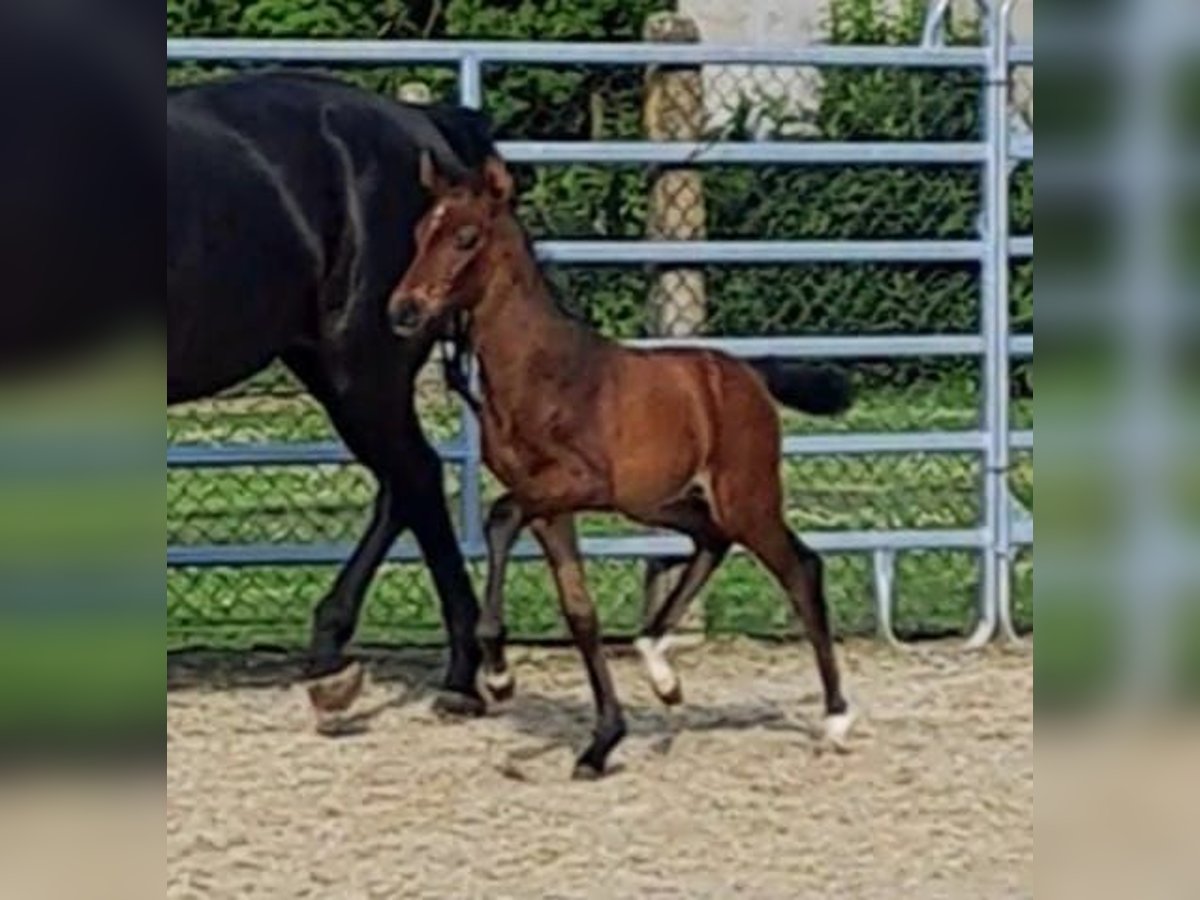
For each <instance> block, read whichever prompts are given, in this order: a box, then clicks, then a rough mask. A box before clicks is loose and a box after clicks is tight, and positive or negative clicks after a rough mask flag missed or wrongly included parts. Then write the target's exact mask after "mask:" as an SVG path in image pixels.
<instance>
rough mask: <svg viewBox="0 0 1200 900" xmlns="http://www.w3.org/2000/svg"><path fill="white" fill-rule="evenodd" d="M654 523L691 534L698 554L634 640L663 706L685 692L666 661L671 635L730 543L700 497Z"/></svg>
mask: <svg viewBox="0 0 1200 900" xmlns="http://www.w3.org/2000/svg"><path fill="white" fill-rule="evenodd" d="M652 521H653V522H654V523H655V524H658V525H665V526H667V527H669V528H674V529H676V530H678V531H683V532H685V533H687V534H690V535H691V536H692V539H693V540H694V541H695V542H696V552H695V553H694V554H693V555H692V556H691V557H690V558H689V559H688V561H687V564H686V566H685V567H684V570H683V574H682V575H681V577H680V579H679V582H678V583H677V584H676V585H675V587H674V588H673V589H672V590H671V592H670V593H669V594H668V595H667V598H666V599H665V600H664V601H663V603H662V605H661V606H659V607H658V608H656V609H653V610H649V611H648V613H649V614H648V616H647V619H646V622H645V623H644V624H643V626H642V631H641V634H639V635H638V637H637V639H636V640H635V641H634V646H635V647H636V648H637V651H638V653H639V654H640V655H641V657H642V663H643V664H644V665H645V667H646V675H647V676H648V677H649V679H650V686H651V687H652V688H654V693H655V694H657V695H658V699H659V700H661V701H662V702H663V703H666V704H668V705H674V704H676V703H679V702H681V701H682V700H683V689H682V687H681V686H680V683H679V676H678V675H676V674H675V670H674V669H673V668H671V664H670V663H669V662H668V661H667V657H666V651H667V645H668V633H669V632H670V631H671V629H672V628H674V627H675V626H676V625H678V624H679V621H680V620H681V619H682V618H683V616H684V615H685V614H686V613H687V610H688V607H689V606H690V605H691V603H692V600H694V599H695V598H696V595H697V594H699V593H700V591H701V590H702V589H703V588H704V585H705V584H706V583H707V582H708V579H709V578H710V577H711V576H712V573H713V572H714V571H716V569H717V567H718V566H719V565H720V564H721V562H722V561H723V560H724V559H725V555H726V554H727V553H728V552H729V540H728V538H726V537H725V536H724V535H723V534H722V533H721V531H720V529H719V528H718V527H717V525H716V523H715V522H713V521H712V517H711V515H710V514H709V509H708V504H707V503H706V502H705V501H703V500H701V499H699V498H687V499H685V500H682V501H679V502H678V503H672V504H671V505H669V506H667V507H665V508H663V509H662V510H660V511H659V512H658V513H657V514H656V515H655V516H653V517H652Z"/></svg>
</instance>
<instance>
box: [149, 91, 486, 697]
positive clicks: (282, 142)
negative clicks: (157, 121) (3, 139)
mask: <svg viewBox="0 0 1200 900" xmlns="http://www.w3.org/2000/svg"><path fill="white" fill-rule="evenodd" d="M422 150H426V151H428V152H430V153H432V154H433V155H434V156H435V157H436V158H437V160H438V163H439V165H442V166H445V167H447V168H448V170H450V171H456V172H458V173H459V174H465V173H466V171H467V169H468V167H478V166H479V165H480V164H481V162H482V161H483V159H484V158H485V157H486V156H488V155H489V154H492V153H494V152H495V150H494V147H493V145H492V142H491V138H490V136H489V134H488V128H487V126H486V123H485V122H484V120H483V119H482V117H480V116H479V115H478V114H477V113H473V112H472V111H470V110H466V109H460V108H456V107H440V106H434V107H414V106H406V105H403V104H399V103H395V102H392V101H390V100H388V99H386V98H383V97H380V96H377V95H375V94H371V93H369V92H366V91H362V90H359V89H357V88H354V87H352V86H350V85H347V84H344V83H342V82H339V81H335V80H333V79H329V78H323V77H315V76H308V75H298V74H291V75H288V74H280V73H274V74H264V75H257V76H250V77H241V78H235V79H230V80H225V81H221V82H216V83H210V84H206V85H203V86H198V87H192V88H186V89H183V90H175V91H171V92H169V94H168V98H167V160H168V192H167V298H168V328H169V341H168V345H169V351H170V354H169V370H168V396H167V400H168V403H176V402H179V401H184V400H190V399H193V398H196V397H203V396H206V395H209V394H212V393H213V392H215V391H217V390H220V389H221V388H224V387H227V386H229V385H232V384H234V383H236V382H238V381H240V380H242V379H244V378H246V377H248V376H250V375H253V374H254V373H255V372H257V371H259V370H261V369H262V368H263V367H264V366H266V365H267V364H269V363H270V362H272V360H275V359H281V360H283V362H284V363H285V364H286V365H287V366H288V367H289V368H290V369H291V370H292V371H293V372H294V373H295V374H296V375H297V376H298V377H299V378H300V380H301V381H302V382H303V383H304V385H305V386H306V387H307V388H308V389H309V391H311V393H312V394H313V395H314V396H315V397H316V398H317V400H319V401H320V402H321V404H322V405H323V406H324V407H325V409H326V410H327V411H328V413H329V416H330V418H331V419H332V420H333V424H334V425H335V427H336V428H337V431H338V433H339V434H340V435H341V437H342V439H343V440H344V441H345V443H346V445H347V446H348V447H349V448H350V450H351V451H352V452H353V453H354V455H355V456H356V457H357V458H358V460H359V461H361V462H362V463H363V464H364V465H365V466H367V468H369V469H370V470H371V472H372V473H373V474H374V475H375V477H376V478H377V479H378V482H379V491H378V494H377V495H376V499H375V509H374V516H373V518H372V520H371V524H370V526H369V528H368V529H367V532H366V534H365V535H364V537H363V538H362V540H361V541H360V542H359V544H358V546H357V547H356V548H355V550H354V553H353V555H352V556H351V558H350V560H349V562H348V563H347V564H346V566H345V567H344V568H343V569H342V571H341V572H340V574H339V575H338V577H337V580H336V581H335V583H334V585H333V587H332V589H331V590H330V591H329V593H328V595H327V596H326V597H325V598H324V599H323V600H322V601H321V602H320V604H319V605H318V606H317V609H316V613H315V616H314V622H313V634H312V647H311V655H310V662H309V670H308V674H309V675H310V676H312V677H313V678H314V679H316V682H315V687H314V688H313V690H312V691H311V694H312V697H313V700H314V703H316V704H317V706H318V708H321V707H325V708H327V709H336V708H340V707H344V706H346V705H348V704H349V702H350V701H351V700H352V699H353V696H354V694H355V693H356V692H357V689H358V685H359V684H360V681H361V669H360V667H359V666H357V665H356V664H353V663H348V662H347V660H346V658H345V657H344V655H343V648H344V647H345V645H346V643H347V642H348V641H349V640H350V637H351V635H352V634H353V632H354V628H355V625H356V623H357V620H358V616H359V611H360V609H361V606H362V603H363V599H364V597H365V595H366V591H367V587H368V585H369V583H370V581H371V578H372V576H373V575H374V573H375V571H376V569H377V568H378V567H379V565H380V563H381V562H382V560H383V558H384V555H385V554H386V553H387V551H388V549H389V547H390V546H391V545H392V543H393V541H394V540H395V539H396V537H397V535H398V534H399V533H400V531H401V529H403V528H405V527H408V528H411V529H412V531H413V533H414V535H415V536H416V539H417V541H418V543H419V544H420V547H421V550H422V551H423V553H424V555H425V559H426V562H427V563H428V565H429V567H430V569H431V571H432V574H433V580H434V584H435V585H436V588H437V592H438V595H439V597H440V599H441V605H442V615H443V618H444V620H445V624H446V628H447V631H448V633H449V643H450V661H449V668H448V671H447V675H446V681H445V686H446V688H447V689H448V693H447V694H445V695H444V696H443V697H442V698H440V702H441V705H442V707H443V708H444V709H448V710H454V711H459V712H480V711H482V708H483V701H482V699H481V698H480V696H479V694H478V692H477V689H476V687H475V677H476V674H477V671H478V665H479V650H478V645H477V641H476V638H475V630H476V622H477V619H478V604H477V602H476V600H475V596H474V593H473V590H472V587H471V584H470V581H469V580H468V579H467V576H466V572H465V568H464V565H463V560H462V556H461V554H460V551H459V547H458V541H457V539H456V537H455V534H454V531H453V529H452V527H451V523H450V518H449V516H448V514H447V510H446V499H445V496H444V493H443V487H442V467H441V462H440V460H439V459H438V456H437V454H436V453H435V452H434V450H433V449H432V447H431V446H430V445H429V442H428V441H427V440H426V439H425V436H424V434H423V433H422V431H421V426H420V423H419V421H418V420H417V416H416V413H415V411H414V408H413V396H412V393H413V378H414V375H415V374H416V372H417V370H418V369H419V367H420V366H421V364H422V363H423V362H424V361H425V359H426V358H427V356H428V354H429V350H430V347H431V339H430V338H428V337H422V336H417V337H412V338H408V339H405V340H402V341H398V340H397V339H396V337H395V336H394V335H393V334H392V333H391V331H390V329H389V328H388V323H387V317H386V303H387V297H388V293H389V291H390V290H391V288H392V287H393V286H394V285H395V283H396V281H397V280H398V279H399V278H400V276H401V274H402V273H403V272H404V269H405V267H406V266H407V264H408V262H409V260H410V259H411V257H412V254H413V249H414V245H413V232H414V229H415V226H416V223H417V221H418V219H419V218H420V216H421V215H422V214H423V212H424V211H425V209H426V208H427V206H428V203H429V195H428V194H427V193H426V192H425V191H423V190H422V188H421V185H420V184H419V182H418V177H417V175H418V156H419V153H420V152H421V151H422Z"/></svg>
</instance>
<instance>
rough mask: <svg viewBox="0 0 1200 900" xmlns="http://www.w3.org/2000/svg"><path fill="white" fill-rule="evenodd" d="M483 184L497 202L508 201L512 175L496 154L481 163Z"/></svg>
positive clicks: (511, 193) (510, 193) (511, 190)
mask: <svg viewBox="0 0 1200 900" xmlns="http://www.w3.org/2000/svg"><path fill="white" fill-rule="evenodd" d="M483 185H484V187H485V188H487V192H488V194H489V195H490V196H491V198H492V199H493V200H494V201H495V202H497V203H505V204H506V203H508V201H509V200H511V199H512V195H513V180H512V175H511V174H510V173H509V171H508V166H506V165H504V161H503V160H502V159H500V157H498V156H489V157H488V158H487V161H486V162H485V163H484V164H483Z"/></svg>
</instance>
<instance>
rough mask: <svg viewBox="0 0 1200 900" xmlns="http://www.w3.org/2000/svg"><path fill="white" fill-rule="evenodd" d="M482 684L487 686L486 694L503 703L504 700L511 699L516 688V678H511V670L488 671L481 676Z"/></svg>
mask: <svg viewBox="0 0 1200 900" xmlns="http://www.w3.org/2000/svg"><path fill="white" fill-rule="evenodd" d="M483 686H484V687H485V688H487V692H488V694H490V695H491V698H492V700H494V701H495V702H496V703H503V702H504V701H505V700H511V699H512V695H513V693H514V692H515V691H516V689H517V679H515V678H513V675H512V672H508V671H504V672H488V673H487V674H486V675H484V676H483Z"/></svg>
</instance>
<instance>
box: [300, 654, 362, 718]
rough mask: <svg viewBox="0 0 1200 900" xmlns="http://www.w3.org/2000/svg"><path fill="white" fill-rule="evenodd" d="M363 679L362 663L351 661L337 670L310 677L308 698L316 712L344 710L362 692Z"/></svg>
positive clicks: (338, 711)
mask: <svg viewBox="0 0 1200 900" xmlns="http://www.w3.org/2000/svg"><path fill="white" fill-rule="evenodd" d="M365 679H366V670H365V669H364V668H363V665H362V663H360V662H351V663H350V664H349V665H347V666H345V667H344V668H342V669H340V670H339V671H337V672H331V673H329V674H328V675H322V676H321V677H319V678H313V679H311V680H310V681H309V682H308V684H307V688H308V700H309V702H310V703H312V705H313V709H315V710H317V711H318V712H323V713H340V712H345V711H346V710H348V709H349V708H350V707H351V705H352V704H353V703H354V701H355V700H357V699H358V695H359V694H361V693H362V689H363V682H364V680H365Z"/></svg>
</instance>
